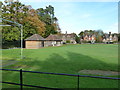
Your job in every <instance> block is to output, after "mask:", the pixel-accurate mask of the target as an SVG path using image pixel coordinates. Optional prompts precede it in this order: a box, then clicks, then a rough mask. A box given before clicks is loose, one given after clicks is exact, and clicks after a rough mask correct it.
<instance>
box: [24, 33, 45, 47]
mask: <svg viewBox="0 0 120 90" xmlns="http://www.w3.org/2000/svg"><path fill="white" fill-rule="evenodd" d="M44 41H45V39H44V38H43V37H41V36H40V35H38V34H34V35H32V36H30V37H28V38H27V39H25V48H27V49H38V48H41V47H44Z"/></svg>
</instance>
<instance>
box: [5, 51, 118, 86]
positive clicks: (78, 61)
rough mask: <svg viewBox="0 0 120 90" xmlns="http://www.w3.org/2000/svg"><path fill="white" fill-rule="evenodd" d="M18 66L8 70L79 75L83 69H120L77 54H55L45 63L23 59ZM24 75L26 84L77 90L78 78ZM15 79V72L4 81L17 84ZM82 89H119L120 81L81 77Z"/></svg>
mask: <svg viewBox="0 0 120 90" xmlns="http://www.w3.org/2000/svg"><path fill="white" fill-rule="evenodd" d="M17 65H19V66H20V65H21V67H15V66H17ZM17 65H12V66H9V67H6V68H10V69H21V68H22V69H23V70H29V71H41V72H53V73H68V74H78V72H79V71H80V70H83V69H89V70H95V69H96V70H114V71H117V69H118V68H117V65H114V64H106V63H104V62H102V61H100V60H98V59H94V58H91V57H89V56H86V55H82V54H77V53H73V52H67V58H65V57H62V56H60V55H59V54H56V53H54V54H52V55H51V56H50V58H47V59H46V60H44V61H43V60H40V59H38V58H35V59H30V58H29V57H28V58H26V59H23V60H22V61H21V62H20V63H19V64H17ZM24 65H26V66H27V67H23V66H24ZM23 75H24V77H23V78H24V83H25V84H32V85H40V86H46V87H57V88H75V87H76V83H77V79H76V77H66V76H57V75H44V74H33V73H23ZM6 77H7V78H6ZM8 77H9V78H8ZM14 77H17V74H16V73H14V72H13V73H11V74H10V75H8V74H7V73H4V76H3V80H9V81H11V82H15V81H16V79H14ZM16 82H18V81H16ZM80 87H81V88H117V87H118V81H117V80H116V81H115V80H105V79H94V78H83V77H81V78H80Z"/></svg>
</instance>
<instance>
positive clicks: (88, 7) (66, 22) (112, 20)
mask: <svg viewBox="0 0 120 90" xmlns="http://www.w3.org/2000/svg"><path fill="white" fill-rule="evenodd" d="M3 1H4V0H3ZM19 1H21V2H22V3H24V4H25V5H31V6H32V7H33V8H34V9H37V8H45V7H46V6H48V5H52V6H53V7H54V9H55V16H56V17H57V18H58V20H59V21H58V22H59V25H60V28H61V31H62V32H63V33H65V31H67V32H68V33H73V32H75V33H77V34H78V33H79V32H80V31H83V30H98V29H102V30H103V31H104V32H107V33H108V32H112V33H117V32H118V2H117V1H118V0H100V1H102V2H98V1H99V0H86V2H82V0H74V1H73V0H66V1H65V0H64V1H56V0H54V1H51V0H49V2H48V0H44V1H43V0H29V1H27V0H19ZM84 1H85V0H84Z"/></svg>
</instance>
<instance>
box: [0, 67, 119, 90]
mask: <svg viewBox="0 0 120 90" xmlns="http://www.w3.org/2000/svg"><path fill="white" fill-rule="evenodd" d="M0 70H4V71H18V72H20V84H18V83H13V82H5V81H2V82H1V83H7V84H13V85H19V86H20V90H23V86H27V87H36V88H44V89H55V90H61V89H60V88H49V87H42V86H35V85H27V84H23V78H22V77H23V74H22V72H30V73H40V74H52V75H64V76H74V77H77V89H78V90H79V88H80V86H79V77H89V78H99V79H112V80H120V78H115V77H102V76H89V75H76V74H65V73H49V72H38V71H25V70H22V69H20V70H14V69H0Z"/></svg>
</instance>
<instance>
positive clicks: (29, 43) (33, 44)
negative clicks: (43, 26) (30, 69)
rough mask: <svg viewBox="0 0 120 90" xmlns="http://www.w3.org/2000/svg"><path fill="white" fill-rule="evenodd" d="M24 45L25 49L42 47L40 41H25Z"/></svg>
mask: <svg viewBox="0 0 120 90" xmlns="http://www.w3.org/2000/svg"><path fill="white" fill-rule="evenodd" d="M25 46H26V48H27V49H38V48H41V47H43V45H42V41H26V42H25Z"/></svg>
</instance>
